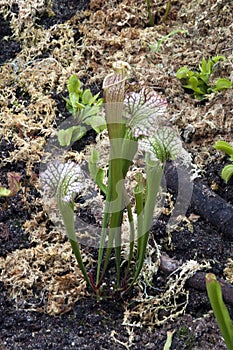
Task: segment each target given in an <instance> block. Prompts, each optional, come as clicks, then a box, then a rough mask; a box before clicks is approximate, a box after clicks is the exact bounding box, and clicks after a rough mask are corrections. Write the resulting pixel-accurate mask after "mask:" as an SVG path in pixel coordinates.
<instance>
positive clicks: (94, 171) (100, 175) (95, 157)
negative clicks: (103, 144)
mask: <svg viewBox="0 0 233 350" xmlns="http://www.w3.org/2000/svg"><path fill="white" fill-rule="evenodd" d="M98 161H99V153H98V151H97V150H96V149H93V150H92V153H91V157H90V159H89V162H88V168H89V171H90V174H91V176H92V178H93V179H94V181H95V183H96V184H97V185H98V186H99V188H100V189H101V191H102V192H103V193H104V194H106V191H107V187H106V185H105V184H104V182H103V181H104V177H105V172H104V170H103V169H101V168H100V167H99V166H98V165H97V163H98Z"/></svg>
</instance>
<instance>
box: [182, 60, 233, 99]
mask: <svg viewBox="0 0 233 350" xmlns="http://www.w3.org/2000/svg"><path fill="white" fill-rule="evenodd" d="M224 59H225V58H224V57H223V56H215V57H212V58H209V59H208V60H206V59H205V58H203V59H202V63H201V65H200V66H199V70H198V71H191V70H189V69H188V68H187V67H181V68H180V69H179V70H178V71H177V72H176V77H177V78H178V79H179V80H180V81H181V83H182V86H183V88H184V89H185V90H187V91H189V92H191V93H192V95H193V96H194V97H195V98H197V99H199V100H201V99H203V98H206V95H208V94H211V93H214V92H217V91H222V90H224V89H229V88H231V87H232V83H231V81H230V80H229V79H226V78H219V79H218V80H217V81H216V82H215V83H214V85H211V83H210V76H211V74H212V73H213V71H214V66H215V64H216V63H218V62H219V61H223V60H224Z"/></svg>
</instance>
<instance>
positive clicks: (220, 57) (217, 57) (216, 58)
mask: <svg viewBox="0 0 233 350" xmlns="http://www.w3.org/2000/svg"><path fill="white" fill-rule="evenodd" d="M212 61H213V62H214V63H218V62H219V61H225V57H224V56H221V55H219V56H214V57H212Z"/></svg>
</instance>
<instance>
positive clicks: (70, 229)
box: [58, 200, 93, 288]
mask: <svg viewBox="0 0 233 350" xmlns="http://www.w3.org/2000/svg"><path fill="white" fill-rule="evenodd" d="M58 206H59V211H60V213H61V216H62V220H63V223H64V226H65V229H66V233H67V236H68V238H69V241H70V244H71V246H72V249H73V252H74V255H75V258H76V260H77V262H78V265H79V268H80V270H81V271H82V273H83V276H84V278H85V281H86V282H87V284H88V285H89V286H91V287H92V288H93V286H92V284H91V283H90V279H89V277H88V274H87V271H86V268H85V266H84V264H83V260H82V256H81V252H80V249H79V244H78V241H77V237H76V232H75V228H74V211H73V209H72V205H71V204H70V203H64V202H62V200H59V201H58Z"/></svg>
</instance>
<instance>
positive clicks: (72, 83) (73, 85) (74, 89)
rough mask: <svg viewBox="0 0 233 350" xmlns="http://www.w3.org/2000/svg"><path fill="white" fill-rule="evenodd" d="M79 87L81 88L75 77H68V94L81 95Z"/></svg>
mask: <svg viewBox="0 0 233 350" xmlns="http://www.w3.org/2000/svg"><path fill="white" fill-rule="evenodd" d="M81 86H82V83H81V81H80V80H79V79H78V78H77V76H76V75H72V76H71V77H69V79H68V83H67V89H68V91H69V93H71V94H72V93H73V94H76V95H81V93H82V89H81Z"/></svg>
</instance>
